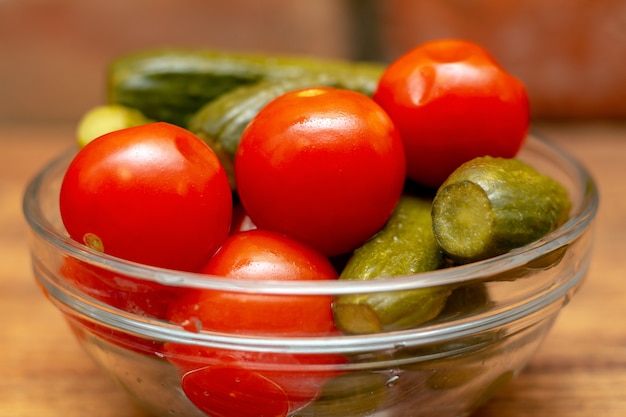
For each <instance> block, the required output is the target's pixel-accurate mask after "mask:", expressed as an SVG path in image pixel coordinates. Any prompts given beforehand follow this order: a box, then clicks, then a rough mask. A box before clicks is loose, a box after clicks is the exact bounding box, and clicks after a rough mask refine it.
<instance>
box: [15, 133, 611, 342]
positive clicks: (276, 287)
mask: <svg viewBox="0 0 626 417" xmlns="http://www.w3.org/2000/svg"><path fill="white" fill-rule="evenodd" d="M524 149H525V151H526V152H528V151H530V152H533V153H535V154H540V155H542V156H545V155H548V156H550V158H553V159H556V161H557V163H558V164H559V166H560V169H565V170H567V174H568V175H569V176H572V177H573V178H574V180H573V181H574V183H575V184H579V185H580V187H581V189H580V190H578V192H579V193H580V194H581V196H582V197H581V201H580V202H579V203H578V204H576V205H575V206H574V208H573V210H574V214H573V216H572V217H571V218H570V219H569V220H568V221H567V222H566V223H565V224H563V225H562V226H561V227H559V228H558V229H557V230H555V231H553V232H551V233H549V234H548V235H546V236H545V237H544V238H542V239H540V240H538V241H536V242H533V243H532V244H529V245H527V246H524V247H521V248H518V249H516V250H513V251H511V252H509V253H506V254H504V255H500V256H497V257H494V258H491V259H487V260H484V261H480V262H475V263H471V264H468V265H463V266H456V267H452V268H447V269H443V270H437V271H432V272H424V273H420V274H416V275H409V276H405V277H394V278H388V279H379V280H370V281H359V280H347V281H300V282H289V281H287V282H285V281H277V282H272V281H241V280H234V279H228V278H224V277H210V276H207V275H201V274H195V273H186V272H180V271H172V270H167V269H163V268H158V267H151V266H146V265H142V264H137V263H134V262H129V261H126V260H123V259H119V258H116V257H112V256H108V255H106V254H103V253H100V252H97V251H94V250H91V249H89V248H87V247H85V246H84V245H81V244H79V243H77V242H75V241H73V240H72V239H70V238H69V237H68V236H67V235H66V234H65V233H64V231H63V230H59V228H57V227H55V226H54V225H53V224H52V223H51V222H50V221H49V220H48V218H47V216H46V214H45V213H44V212H43V210H42V207H41V206H40V205H39V196H40V194H41V192H42V191H43V187H44V185H45V184H46V179H47V178H48V177H50V176H52V175H54V174H55V173H58V171H59V170H61V169H63V170H64V167H65V164H66V163H67V162H69V160H70V159H71V157H72V156H73V154H75V152H76V149H75V148H73V149H71V150H69V151H67V152H64V153H63V154H61V155H60V156H59V157H57V158H55V159H54V160H53V161H52V162H51V163H49V164H48V165H47V166H46V167H45V168H44V169H42V170H41V171H40V172H39V173H38V174H36V176H35V177H34V178H33V179H32V181H31V182H30V183H29V184H28V186H27V188H26V191H25V194H24V200H23V211H24V215H25V217H26V220H27V222H28V225H29V226H30V228H31V229H32V231H33V233H34V234H36V235H37V237H39V238H41V239H43V240H44V241H45V242H47V243H48V244H49V245H51V247H53V248H54V249H55V250H59V251H61V252H62V253H64V254H67V255H69V256H72V257H74V258H77V259H79V260H82V261H85V262H87V263H90V264H92V265H95V266H98V267H101V268H104V269H107V270H110V271H113V272H115V273H118V274H121V275H124V276H131V277H133V278H135V279H143V280H146V281H151V282H156V283H159V284H163V285H169V286H174V287H186V288H206V289H215V290H221V291H233V292H242V293H259V294H306V295H309V294H310V295H317V294H328V295H340V294H351V293H373V292H384V291H401V290H408V289H417V288H425V287H432V286H441V285H450V284H461V283H464V284H468V283H471V282H473V281H477V282H478V281H484V280H485V277H486V276H491V275H497V274H500V273H504V272H506V271H507V270H510V269H513V268H516V267H519V266H522V265H524V264H526V263H528V262H530V261H532V260H533V259H536V258H538V257H541V256H543V255H545V254H548V253H550V252H552V251H554V250H556V249H558V248H560V247H563V246H565V245H567V244H569V243H570V242H573V241H574V240H575V239H576V238H577V237H578V236H580V235H581V234H582V233H583V232H584V231H585V230H586V229H587V228H588V227H589V225H590V223H591V222H592V221H593V219H594V218H595V215H596V212H597V210H598V205H599V194H598V190H597V187H596V184H595V182H594V180H593V178H592V177H591V175H590V174H589V172H588V171H587V170H586V169H585V168H584V167H583V166H582V164H580V163H579V162H578V161H577V160H576V159H574V158H573V157H571V156H570V155H569V154H567V153H566V152H565V151H563V150H561V149H560V148H558V147H557V146H555V145H554V144H552V143H551V142H550V141H548V140H547V139H544V138H540V137H539V136H537V135H536V134H531V135H529V137H528V138H527V140H526V142H525V145H524ZM581 280H582V273H581V274H577V275H575V276H573V277H571V281H572V282H569V283H563V285H560V286H556V287H555V289H554V293H552V294H546V295H545V296H544V297H542V298H539V299H536V300H534V301H533V302H532V303H531V304H529V305H525V306H520V307H519V308H517V309H513V310H508V311H504V312H501V313H500V315H498V314H496V315H488V316H485V317H483V318H482V320H481V319H478V320H474V321H471V320H461V321H459V322H457V323H455V325H454V326H452V327H449V326H447V325H446V324H439V325H436V326H434V327H428V326H427V327H425V328H423V329H422V328H418V329H411V330H406V331H397V332H389V333H382V334H376V335H342V336H338V337H332V338H328V337H323V338H322V337H320V338H317V337H301V338H298V337H284V338H280V337H255V336H242V335H229V334H221V333H215V332H205V331H202V332H199V333H191V332H188V331H185V330H184V329H181V328H180V327H179V326H176V325H173V324H172V325H170V324H167V323H164V322H163V321H160V320H156V319H149V318H145V317H139V316H136V315H133V314H131V313H127V312H122V311H119V310H116V309H114V308H112V307H110V306H106V305H104V304H102V303H100V302H99V301H96V300H92V299H89V297H86V296H80V295H78V294H77V293H76V292H73V291H72V290H71V289H69V290H68V289H67V288H66V289H63V288H61V287H57V288H48V289H49V290H52V292H53V296H54V297H53V298H55V299H54V300H53V301H54V302H55V304H57V305H58V306H59V307H60V308H61V309H62V310H63V309H65V308H66V307H69V308H70V309H71V310H72V311H73V312H78V313H79V314H80V315H81V316H83V317H84V318H88V319H90V320H92V321H94V322H97V323H101V324H102V323H104V324H105V325H107V326H108V327H111V328H113V329H117V330H122V331H124V332H128V333H131V334H135V335H139V336H142V337H153V338H158V339H163V340H170V341H178V342H182V343H194V344H200V345H208V346H214V347H228V348H235V349H237V348H239V349H249V348H252V347H254V349H255V350H270V351H275V350H280V351H290V352H299V351H302V352H310V350H311V347H312V346H313V347H314V350H315V351H316V352H319V351H322V352H323V351H328V352H353V351H360V350H371V349H372V348H374V347H375V346H378V348H395V347H397V345H399V344H400V345H407V343H408V344H409V345H410V344H411V343H410V341H411V340H413V341H414V342H415V343H416V344H423V343H429V342H432V341H435V340H436V341H442V340H445V339H447V340H450V339H452V338H454V337H459V336H463V335H470V334H474V333H475V332H477V331H480V330H488V329H490V328H494V327H496V326H499V325H503V324H505V323H510V322H511V321H514V320H517V319H519V318H522V317H523V316H525V315H528V314H531V313H533V312H537V311H541V310H542V309H544V308H545V307H548V306H549V305H551V304H553V303H555V302H557V301H558V300H559V299H561V298H562V297H563V296H565V295H566V294H567V293H568V291H569V290H570V289H571V288H574V287H576V285H577V284H578V283H579V282H580V281H581ZM44 286H45V284H44ZM59 302H60V303H61V304H62V305H59ZM555 308H556V307H555ZM558 308H560V307H558ZM558 308H557V309H558ZM548 310H550V309H548ZM546 314H547V312H546Z"/></svg>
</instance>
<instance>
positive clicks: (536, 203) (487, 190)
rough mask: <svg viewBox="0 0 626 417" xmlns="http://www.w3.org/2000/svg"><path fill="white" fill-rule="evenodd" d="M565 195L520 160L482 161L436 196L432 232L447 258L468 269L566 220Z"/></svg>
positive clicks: (463, 170)
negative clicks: (473, 263) (466, 264)
mask: <svg viewBox="0 0 626 417" xmlns="http://www.w3.org/2000/svg"><path fill="white" fill-rule="evenodd" d="M570 207H571V202H570V200H569V197H568V195H567V190H566V189H565V188H564V187H563V186H562V185H561V184H560V183H558V182H557V181H555V180H554V179H552V178H550V177H548V176H546V175H543V174H541V173H539V172H538V171H537V170H535V169H534V168H533V167H531V166H530V165H528V164H526V163H524V162H522V161H521V160H519V159H515V158H513V159H505V158H492V157H488V156H487V157H481V158H476V159H473V160H471V161H469V162H467V163H465V164H463V165H461V166H460V167H459V168H458V169H457V170H456V171H455V172H454V173H452V174H451V175H450V177H449V178H448V179H447V180H446V181H445V182H444V183H443V184H442V185H441V187H440V188H439V189H438V190H437V194H436V196H435V198H434V200H433V209H432V218H433V229H434V232H435V237H436V239H437V242H438V243H439V245H440V246H441V248H442V250H443V251H444V252H446V254H447V255H448V256H449V257H450V258H452V259H454V260H455V261H456V262H459V263H468V262H473V261H478V260H482V259H487V258H490V257H493V256H497V255H500V254H503V253H505V252H508V251H510V250H511V249H514V248H517V247H521V246H523V245H526V244H528V243H531V242H533V241H535V240H537V239H539V238H541V237H543V236H544V235H546V234H547V233H549V232H550V231H552V230H554V229H555V228H556V227H558V226H560V225H561V224H562V223H563V222H564V221H565V220H566V219H567V217H568V216H569V210H570Z"/></svg>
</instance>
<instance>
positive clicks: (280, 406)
mask: <svg viewBox="0 0 626 417" xmlns="http://www.w3.org/2000/svg"><path fill="white" fill-rule="evenodd" d="M203 272H205V273H207V274H211V275H214V276H223V277H229V278H231V279H235V280H278V281H292V280H297V281H299V280H334V279H336V278H337V272H336V271H335V269H334V268H333V267H332V265H331V264H330V262H329V261H328V259H327V258H326V257H324V256H323V255H321V254H320V253H318V252H317V251H315V250H313V249H311V248H309V247H307V246H305V245H303V244H301V243H299V242H297V241H295V240H293V239H291V238H288V237H286V236H284V235H281V234H278V233H275V232H270V231H266V230H260V229H255V230H249V231H244V232H239V233H236V234H234V235H232V236H230V237H229V238H228V239H227V240H226V242H225V243H224V245H223V246H222V247H221V248H220V250H219V251H218V252H217V253H216V254H215V256H214V257H213V258H212V259H211V260H210V261H209V263H208V264H207V265H206V267H205V268H204V269H203ZM331 303H332V297H331V296H327V295H308V296H306V295H274V294H258V293H238V292H233V293H230V292H227V291H218V290H210V289H198V290H195V291H190V292H189V293H187V294H186V295H183V296H182V297H180V298H179V299H178V300H176V301H174V302H173V303H172V304H171V305H170V310H169V312H170V314H169V319H170V321H172V322H174V323H177V324H180V325H182V326H184V327H186V328H188V329H190V330H191V331H196V330H199V329H203V330H212V331H218V332H225V333H229V334H246V335H257V336H258V335H264V336H301V337H303V336H325V335H330V334H334V333H336V331H337V330H336V328H335V326H334V323H333V317H332V307H331ZM165 349H166V352H168V359H169V360H170V361H171V362H172V363H174V364H175V365H176V366H178V368H179V370H180V372H181V375H182V386H183V389H184V391H185V393H186V394H187V396H188V397H189V399H190V400H191V401H192V402H194V404H196V405H197V406H198V407H199V408H200V409H202V410H203V411H205V412H206V413H207V414H209V415H212V416H235V415H236V416H241V417H244V416H258V415H271V416H285V415H287V414H288V413H289V412H293V411H294V410H295V409H298V408H300V407H302V406H304V405H306V404H307V403H309V402H310V401H311V400H313V399H314V398H315V397H316V396H317V395H318V393H319V390H320V389H321V386H322V385H323V383H324V381H325V380H327V379H328V378H330V377H332V376H334V375H336V374H337V370H336V369H334V368H333V365H335V364H341V363H345V362H346V359H345V358H344V357H343V356H340V355H331V354H318V355H304V354H290V353H274V352H262V351H258V352H257V351H253V350H251V351H240V350H230V349H220V348H210V347H201V346H192V345H184V344H177V343H168V344H167V345H166V347H165ZM324 364H330V367H326V368H324V367H322V368H319V366H320V365H324ZM311 365H314V366H313V369H317V370H312V368H311ZM315 365H317V366H318V367H317V368H316V367H315Z"/></svg>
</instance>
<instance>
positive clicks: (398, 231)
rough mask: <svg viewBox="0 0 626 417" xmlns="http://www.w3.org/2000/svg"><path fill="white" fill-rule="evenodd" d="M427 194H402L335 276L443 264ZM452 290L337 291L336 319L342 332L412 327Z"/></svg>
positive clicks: (361, 276)
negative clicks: (381, 225)
mask: <svg viewBox="0 0 626 417" xmlns="http://www.w3.org/2000/svg"><path fill="white" fill-rule="evenodd" d="M430 210H431V201H430V199H426V198H420V197H415V196H408V195H405V196H403V197H402V198H401V199H400V201H399V202H398V205H397V207H396V209H395V211H394V213H393V214H392V216H391V218H390V219H389V221H388V222H387V224H386V225H385V227H384V228H383V229H382V230H381V231H380V232H378V233H377V234H376V235H375V236H373V237H372V238H371V239H370V240H368V241H367V242H365V243H364V244H363V245H362V246H361V247H360V248H358V249H356V250H355V251H354V254H353V255H352V257H351V258H350V259H349V260H348V262H347V264H346V266H345V268H344V269H343V271H342V273H341V275H340V277H339V279H342V280H370V279H380V278H390V277H397V276H404V275H411V274H416V273H419V272H425V271H432V270H435V269H439V268H441V267H443V266H444V265H445V263H446V259H445V256H444V254H443V252H442V251H441V250H440V249H439V247H438V245H437V242H436V241H435V238H434V235H433V230H432V223H431V216H430ZM450 293H451V288H449V287H447V286H442V287H430V288H420V289H415V290H404V291H398V292H393V293H392V292H389V293H368V294H350V295H341V296H338V297H337V299H336V300H335V302H334V303H333V313H334V317H335V323H336V325H337V327H338V328H340V329H341V330H343V331H344V332H347V333H375V332H380V331H388V330H398V329H404V328H410V327H415V326H417V325H419V324H422V323H424V322H426V321H428V320H431V319H433V318H435V317H436V316H437V315H438V314H439V313H440V312H441V310H442V309H443V308H444V306H445V303H446V299H447V297H448V295H449V294H450Z"/></svg>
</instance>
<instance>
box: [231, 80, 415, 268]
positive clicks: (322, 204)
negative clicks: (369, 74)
mask: <svg viewBox="0 0 626 417" xmlns="http://www.w3.org/2000/svg"><path fill="white" fill-rule="evenodd" d="M405 174H406V171H405V157H404V149H403V147H402V140H401V139H400V137H399V134H398V131H397V129H396V128H395V126H394V125H393V123H392V122H391V120H390V119H389V117H388V116H387V114H386V113H385V112H384V111H383V110H382V109H381V108H380V106H378V105H377V104H376V103H374V101H373V100H371V99H370V98H369V97H367V96H365V95H362V94H359V93H356V92H354V91H349V90H341V89H333V88H328V87H319V88H308V89H302V90H296V91H292V92H289V93H286V94H284V95H282V96H280V97H278V98H276V99H274V100H273V101H271V102H270V103H268V104H267V105H266V106H265V107H264V108H263V109H261V111H260V112H259V113H258V114H257V115H256V117H255V118H254V119H253V120H252V121H251V123H250V124H249V125H248V127H247V128H246V130H245V131H244V133H243V135H242V137H241V141H240V143H239V147H238V150H237V153H236V155H235V181H236V185H237V190H238V192H239V196H240V198H241V202H242V204H243V206H244V207H245V209H246V211H247V213H248V215H249V216H250V218H251V219H252V221H253V222H254V224H256V225H257V226H258V227H259V228H264V229H269V230H274V231H278V232H281V233H284V234H286V235H288V236H291V237H293V238H295V239H297V240H300V241H301V242H304V243H306V244H308V245H310V246H312V247H314V248H316V249H317V250H319V251H321V252H322V253H324V254H326V255H328V256H332V255H338V254H342V253H346V252H349V251H351V250H352V249H354V248H356V247H358V246H360V244H362V243H363V242H364V241H365V240H367V239H368V238H369V237H371V236H372V235H373V234H374V233H375V232H377V231H378V230H379V229H380V228H381V227H382V226H383V225H384V224H385V222H386V221H387V219H388V218H389V216H390V215H391V212H392V211H393V209H394V207H395V205H396V203H397V201H398V199H399V197H400V194H401V193H402V187H403V185H404V180H405Z"/></svg>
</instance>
